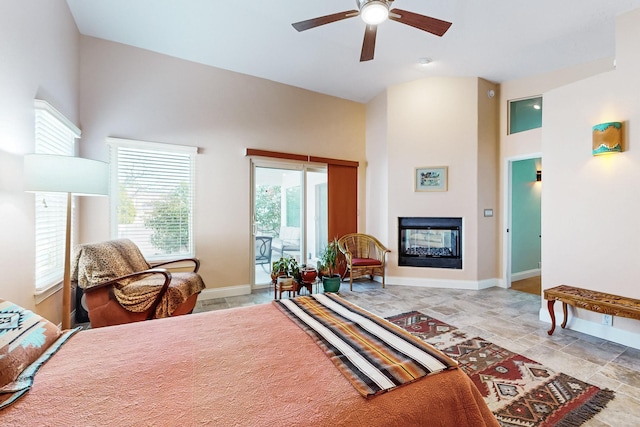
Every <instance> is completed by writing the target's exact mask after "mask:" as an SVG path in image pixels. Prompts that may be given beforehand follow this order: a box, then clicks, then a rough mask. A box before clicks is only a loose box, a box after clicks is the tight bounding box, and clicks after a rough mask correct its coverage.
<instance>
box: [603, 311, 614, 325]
mask: <svg viewBox="0 0 640 427" xmlns="http://www.w3.org/2000/svg"><path fill="white" fill-rule="evenodd" d="M602 324H603V325H605V326H612V325H613V316H612V315H610V314H603V315H602Z"/></svg>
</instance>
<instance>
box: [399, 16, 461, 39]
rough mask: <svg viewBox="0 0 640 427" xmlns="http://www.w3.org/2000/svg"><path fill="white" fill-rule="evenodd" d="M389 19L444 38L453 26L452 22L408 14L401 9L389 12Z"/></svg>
mask: <svg viewBox="0 0 640 427" xmlns="http://www.w3.org/2000/svg"><path fill="white" fill-rule="evenodd" d="M389 19H392V20H394V21H397V22H400V23H402V24H406V25H410V26H412V27H414V28H417V29H419V30H422V31H426V32H428V33H431V34H435V35H436V36H440V37H442V36H443V35H444V33H446V32H447V30H448V29H449V27H450V26H451V22H447V21H442V20H440V19H436V18H432V17H430V16H424V15H420V14H418V13H413V12H408V11H406V10H401V9H392V10H391V11H390V12H389Z"/></svg>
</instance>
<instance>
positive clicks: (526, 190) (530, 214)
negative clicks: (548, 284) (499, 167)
mask: <svg viewBox="0 0 640 427" xmlns="http://www.w3.org/2000/svg"><path fill="white" fill-rule="evenodd" d="M507 161H508V165H507V166H508V167H507V170H508V174H507V177H508V185H507V186H506V188H507V191H506V198H505V200H506V202H505V208H506V210H507V212H506V215H505V217H506V218H507V219H508V221H507V224H506V231H507V232H506V233H505V245H504V246H505V251H504V254H505V275H504V277H505V281H506V287H507V288H513V289H515V290H521V291H524V292H528V293H534V294H538V295H539V294H540V289H541V271H542V263H541V260H542V258H541V244H542V234H541V196H542V180H541V174H542V159H541V157H540V155H530V156H523V157H519V158H513V159H508V160H507ZM538 172H539V173H538Z"/></svg>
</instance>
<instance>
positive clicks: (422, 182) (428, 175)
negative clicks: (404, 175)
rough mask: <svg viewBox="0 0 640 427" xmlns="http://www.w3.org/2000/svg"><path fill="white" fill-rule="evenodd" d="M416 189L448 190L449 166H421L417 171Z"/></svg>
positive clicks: (415, 177)
mask: <svg viewBox="0 0 640 427" xmlns="http://www.w3.org/2000/svg"><path fill="white" fill-rule="evenodd" d="M414 179H415V191H447V167H446V166H429V167H419V168H416V171H415V176H414Z"/></svg>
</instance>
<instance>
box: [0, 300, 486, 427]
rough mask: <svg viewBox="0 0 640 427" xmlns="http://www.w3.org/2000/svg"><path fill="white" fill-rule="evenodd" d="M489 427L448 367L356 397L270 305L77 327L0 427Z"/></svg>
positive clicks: (469, 387)
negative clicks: (384, 390)
mask: <svg viewBox="0 0 640 427" xmlns="http://www.w3.org/2000/svg"><path fill="white" fill-rule="evenodd" d="M25 422H27V423H28V424H29V425H48V426H69V425H87V426H89V425H92V426H103V425H110V426H115V425H117V426H134V425H136V426H137V425H157V426H177V425H180V426H200V425H215V426H230V425H241V426H298V425H300V426H302V425H304V426H309V425H313V426H337V425H345V426H367V427H370V426H418V425H420V426H430V427H437V426H455V427H463V426H472V427H481V426H497V425H498V424H497V422H496V420H495V418H494V417H493V415H492V414H491V412H490V411H489V409H488V407H487V406H486V404H485V403H484V401H483V399H482V397H481V396H480V394H479V392H478V390H477V389H476V388H475V386H474V385H473V384H472V383H471V381H470V380H469V378H468V377H467V376H466V375H465V374H464V373H463V372H462V371H460V370H459V369H454V370H451V371H446V372H443V373H440V374H437V375H433V376H428V377H425V378H423V379H421V380H419V381H416V382H414V383H412V384H409V385H406V386H403V387H400V388H398V389H396V390H393V391H391V392H388V393H384V394H382V395H380V396H376V397H374V398H371V399H365V398H363V397H362V396H361V395H360V394H359V393H358V392H357V391H356V390H355V389H354V387H353V386H352V385H351V384H350V383H349V381H347V379H346V378H345V377H344V376H343V375H342V373H341V372H340V371H339V370H338V369H336V368H335V366H334V365H333V364H332V363H331V361H330V360H329V359H328V358H327V357H326V356H325V355H324V354H323V352H322V350H321V349H320V348H319V347H318V346H317V345H316V344H315V343H314V342H313V340H312V339H310V338H309V336H307V334H306V333H305V332H304V331H303V330H302V329H300V328H299V327H298V326H297V325H295V324H294V323H293V322H292V321H291V320H290V319H289V318H287V317H286V316H285V315H283V313H281V312H280V311H279V310H278V308H276V307H275V306H273V305H272V304H264V305H258V306H253V307H246V308H237V309H231V310H222V311H214V312H207V313H200V314H192V315H188V316H179V317H173V318H166V319H158V320H153V321H148V322H139V323H132V324H128V325H120V326H113V327H106V328H99V329H93V330H87V331H81V332H79V333H77V334H76V335H75V336H73V337H72V338H71V339H70V340H69V341H68V342H67V343H66V344H65V345H64V346H62V348H61V349H60V350H59V351H58V353H57V354H56V355H55V356H54V357H53V358H52V359H51V360H49V361H48V362H47V363H46V364H45V365H44V366H43V367H42V368H41V369H40V371H39V372H38V374H37V375H36V378H35V382H34V385H33V388H32V389H31V390H30V391H29V392H28V393H27V394H26V395H25V396H24V397H23V398H21V399H20V400H18V401H17V402H16V403H15V404H14V405H12V406H11V407H9V408H7V409H5V410H3V411H1V412H0V424H1V425H3V426H14V425H15V426H24V425H25Z"/></svg>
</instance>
